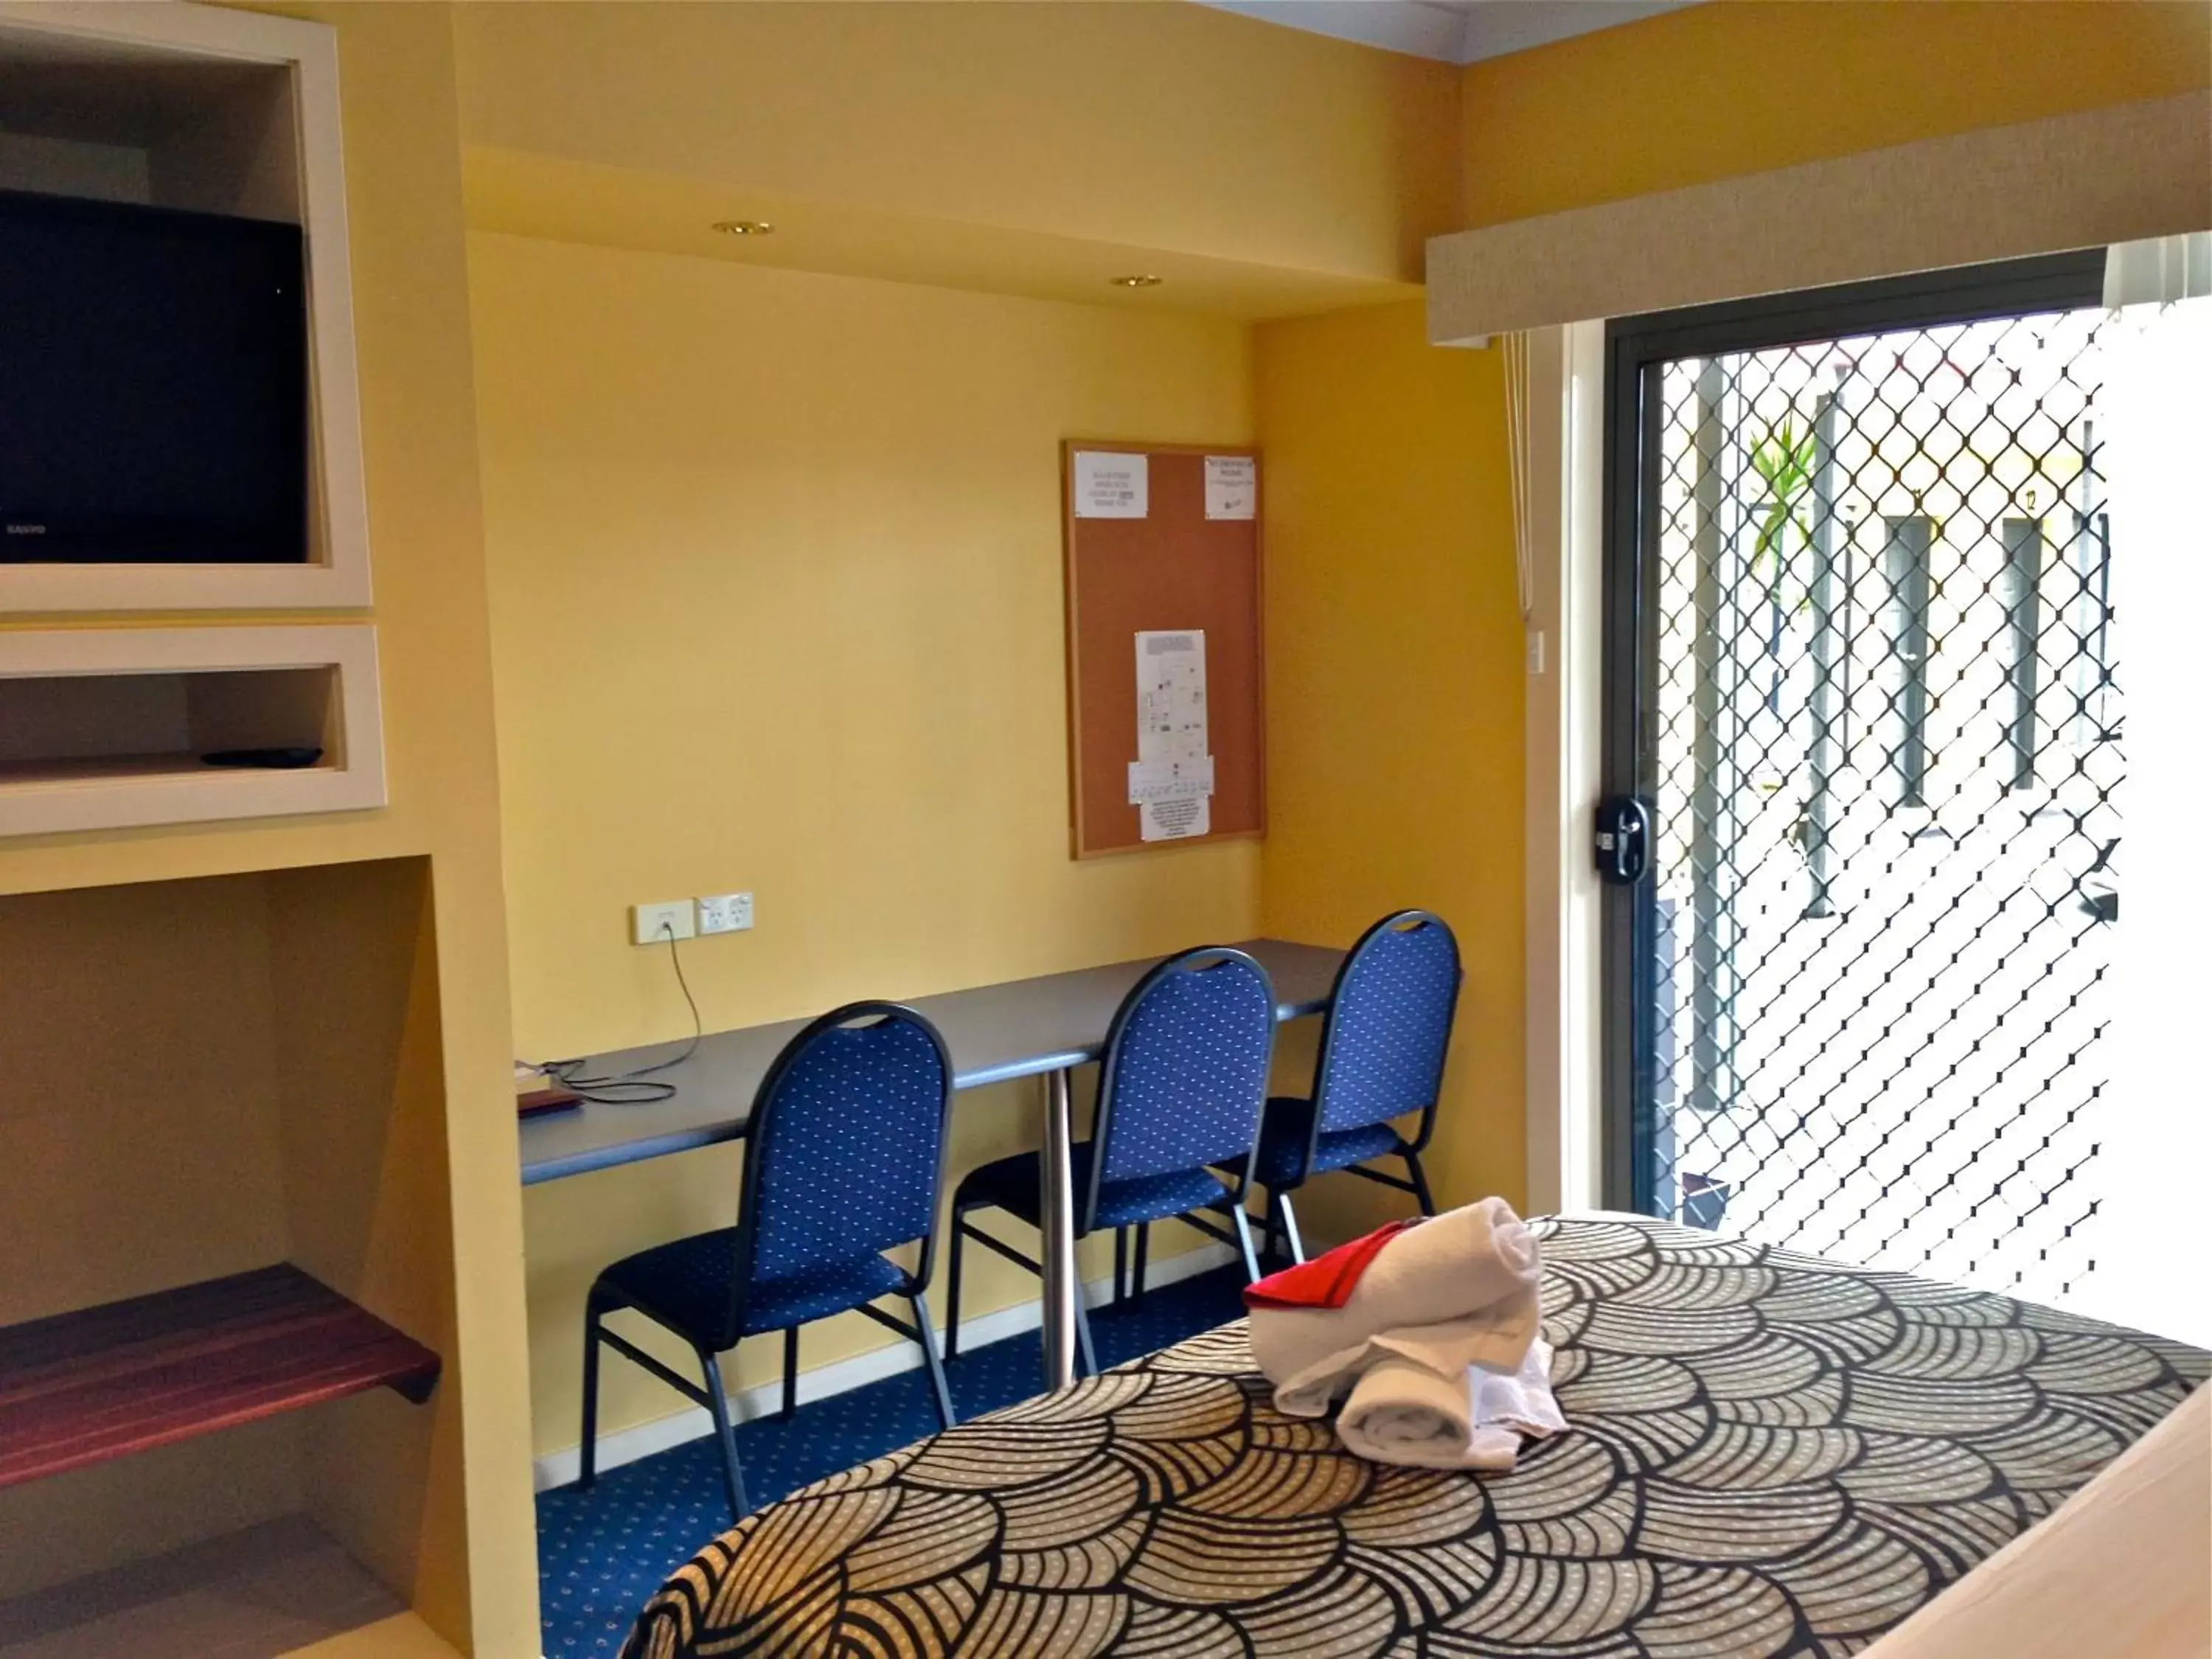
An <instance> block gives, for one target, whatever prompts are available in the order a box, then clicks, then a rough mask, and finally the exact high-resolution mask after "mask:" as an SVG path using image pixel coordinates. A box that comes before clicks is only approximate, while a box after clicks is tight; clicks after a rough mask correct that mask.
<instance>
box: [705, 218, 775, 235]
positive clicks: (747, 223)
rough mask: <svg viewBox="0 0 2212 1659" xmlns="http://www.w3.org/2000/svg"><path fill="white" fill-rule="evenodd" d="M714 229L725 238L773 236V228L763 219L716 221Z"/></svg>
mask: <svg viewBox="0 0 2212 1659" xmlns="http://www.w3.org/2000/svg"><path fill="white" fill-rule="evenodd" d="M714 228H715V229H716V230H719V231H720V232H721V233H722V234H723V235H725V236H773V235H775V226H774V225H772V224H770V223H769V222H768V221H767V220H765V219H717V220H715V221H714Z"/></svg>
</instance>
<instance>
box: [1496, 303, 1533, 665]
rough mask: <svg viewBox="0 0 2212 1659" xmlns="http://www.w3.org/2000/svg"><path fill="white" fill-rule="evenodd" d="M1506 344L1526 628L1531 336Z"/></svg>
mask: <svg viewBox="0 0 2212 1659" xmlns="http://www.w3.org/2000/svg"><path fill="white" fill-rule="evenodd" d="M1503 346H1504V353H1505V444H1506V451H1507V455H1508V467H1507V472H1508V475H1509V477H1510V481H1511V484H1512V489H1513V574H1514V580H1515V583H1516V587H1517V589H1518V596H1519V599H1520V601H1521V625H1522V628H1523V629H1526V628H1527V627H1528V624H1529V623H1530V621H1531V620H1532V619H1533V618H1534V616H1535V612H1536V593H1535V581H1534V575H1533V574H1532V568H1531V567H1532V560H1533V555H1534V535H1533V533H1532V532H1531V529H1530V526H1529V523H1528V507H1529V498H1530V495H1531V494H1532V493H1533V480H1532V479H1531V478H1530V477H1529V471H1528V468H1529V459H1528V335H1527V334H1526V333H1524V332H1517V331H1516V332H1515V333H1511V334H1508V335H1506V336H1505V337H1504V341H1503Z"/></svg>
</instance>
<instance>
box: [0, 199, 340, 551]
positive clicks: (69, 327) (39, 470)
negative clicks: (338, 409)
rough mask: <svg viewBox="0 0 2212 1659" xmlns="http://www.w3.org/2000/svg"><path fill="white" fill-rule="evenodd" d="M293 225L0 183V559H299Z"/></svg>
mask: <svg viewBox="0 0 2212 1659" xmlns="http://www.w3.org/2000/svg"><path fill="white" fill-rule="evenodd" d="M301 251H302V250H301V235H300V231H299V229H298V228H297V227H296V226H293V225H278V224H269V223H265V222H262V221H259V220H253V219H234V218H228V217H223V216H217V215H214V214H203V213H181V212H177V211H174V210H170V209H166V208H149V207H138V206H134V205H127V204H114V203H108V202H92V201H81V200H77V199H75V198H71V197H53V196H34V195H28V194H25V193H22V192H19V191H0V562H8V563H11V564H25V563H34V562H35V563H64V564H68V563H110V562H131V563H147V564H179V563H222V564H233V563H237V564H276V563H285V562H295V563H296V562H304V561H305V560H306V559H307V302H306V288H307V283H306V278H305V274H304V270H303V267H302V263H301Z"/></svg>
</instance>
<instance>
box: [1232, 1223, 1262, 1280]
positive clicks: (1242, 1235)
mask: <svg viewBox="0 0 2212 1659" xmlns="http://www.w3.org/2000/svg"><path fill="white" fill-rule="evenodd" d="M1229 1218H1230V1219H1231V1220H1232V1221H1234V1222H1235V1223H1236V1224H1237V1243H1238V1244H1239V1245H1240V1246H1242V1247H1243V1251H1244V1278H1245V1281H1246V1282H1247V1283H1248V1284H1254V1285H1256V1284H1258V1283H1259V1282H1260V1258H1259V1256H1258V1255H1255V1253H1254V1251H1253V1249H1252V1218H1251V1217H1250V1216H1249V1215H1247V1214H1245V1213H1244V1206H1243V1204H1242V1203H1232V1204H1231V1205H1230V1206H1229Z"/></svg>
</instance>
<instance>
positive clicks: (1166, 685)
mask: <svg viewBox="0 0 2212 1659" xmlns="http://www.w3.org/2000/svg"><path fill="white" fill-rule="evenodd" d="M1212 795H1213V757H1212V754H1211V753H1209V752H1208V750H1207V749H1206V630H1205V629H1198V628H1182V629H1146V630H1142V631H1140V632H1139V634H1138V635H1137V758H1136V759H1135V760H1133V761H1132V762H1130V763H1129V805H1132V806H1133V807H1135V808H1136V809H1137V812H1138V822H1139V833H1140V834H1141V835H1142V836H1143V837H1144V839H1145V840H1146V841H1181V840H1185V839H1188V837H1190V836H1203V835H1205V834H1206V833H1207V832H1208V830H1209V829H1211V828H1212V807H1211V802H1212Z"/></svg>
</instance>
